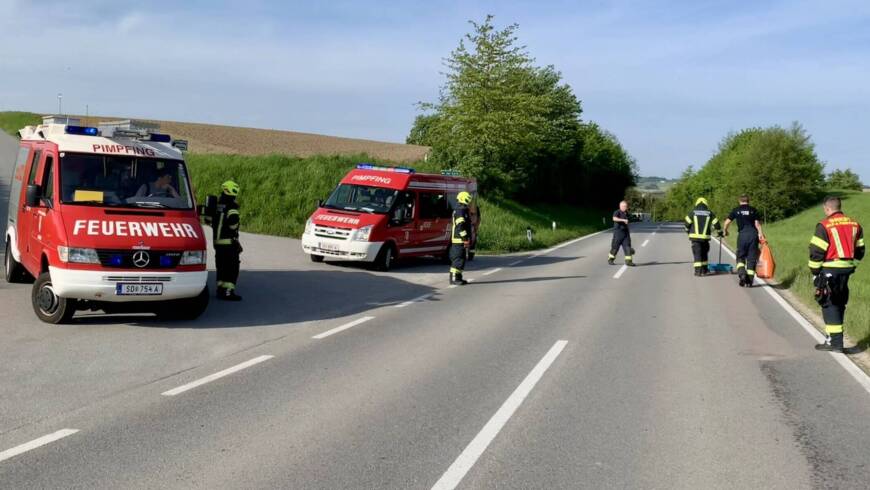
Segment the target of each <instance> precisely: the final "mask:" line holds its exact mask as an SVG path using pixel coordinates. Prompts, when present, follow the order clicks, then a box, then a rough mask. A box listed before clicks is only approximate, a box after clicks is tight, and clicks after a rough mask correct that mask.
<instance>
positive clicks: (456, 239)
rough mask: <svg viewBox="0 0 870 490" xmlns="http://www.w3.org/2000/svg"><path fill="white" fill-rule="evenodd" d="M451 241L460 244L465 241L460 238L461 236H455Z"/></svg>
mask: <svg viewBox="0 0 870 490" xmlns="http://www.w3.org/2000/svg"><path fill="white" fill-rule="evenodd" d="M451 243H455V244H457V245H458V244H460V243H463V241H462V240H460V239H459V238H456V237H454V238H453V240H451Z"/></svg>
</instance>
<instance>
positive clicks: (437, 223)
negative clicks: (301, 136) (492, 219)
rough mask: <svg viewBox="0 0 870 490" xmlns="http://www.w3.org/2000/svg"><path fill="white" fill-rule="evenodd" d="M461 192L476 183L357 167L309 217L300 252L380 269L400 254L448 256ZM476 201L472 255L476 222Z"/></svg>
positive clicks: (319, 259) (473, 188) (408, 171)
mask: <svg viewBox="0 0 870 490" xmlns="http://www.w3.org/2000/svg"><path fill="white" fill-rule="evenodd" d="M461 191H467V192H470V193H471V194H472V195H473V196H475V197H476V195H477V182H476V181H475V180H474V179H467V178H462V177H458V176H451V175H437V174H422V173H420V174H418V173H416V172H415V171H414V170H413V169H410V168H404V167H382V166H376V165H371V164H360V165H357V167H356V168H355V169H354V170H351V172H350V173H348V174H347V175H346V176H345V177H344V178H343V179H342V180H341V183H340V184H339V185H338V187H336V188H335V190H334V191H333V192H332V194H331V195H330V196H329V199H327V200H326V201H325V202H322V203H320V204H319V206H318V209H317V211H315V212H314V214H312V215H311V218H309V219H308V222H307V223H306V224H305V233H304V234H303V235H302V250H303V251H304V252H305V253H307V254H309V255H310V256H311V260H313V261H314V262H322V261H323V260H324V259H328V260H353V261H361V262H371V263H374V264H375V266H376V267H377V268H379V269H380V270H389V269H390V267H391V266H392V264H393V262H394V261H395V259H397V258H400V257H409V256H423V255H432V256H446V254H447V249H448V247H449V246H450V233H451V229H452V219H451V218H452V213H453V211H452V209H453V207H454V206H455V205H456V195H457V194H458V193H459V192H461ZM475 203H476V200H475V201H474V202H472V209H471V214H472V217H473V221H472V224H473V227H472V228H473V232H472V240H471V243H472V246H471V249H470V251H469V255H470V258H473V254H474V245H475V244H476V241H477V228H478V224H479V223H480V218H479V213H478V211H477V207H476V204H475Z"/></svg>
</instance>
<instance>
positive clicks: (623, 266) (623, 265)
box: [613, 264, 628, 279]
mask: <svg viewBox="0 0 870 490" xmlns="http://www.w3.org/2000/svg"><path fill="white" fill-rule="evenodd" d="M626 269H628V266H627V265H625V264H622V267H620V268H619V270H618V271H616V274H614V275H613V278H614V279H619V278H620V277H621V276H622V273H623V272H625V270H626Z"/></svg>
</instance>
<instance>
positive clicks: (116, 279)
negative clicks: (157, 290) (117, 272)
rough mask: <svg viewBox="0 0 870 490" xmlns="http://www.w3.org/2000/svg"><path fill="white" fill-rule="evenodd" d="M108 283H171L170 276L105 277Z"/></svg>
mask: <svg viewBox="0 0 870 490" xmlns="http://www.w3.org/2000/svg"><path fill="white" fill-rule="evenodd" d="M104 279H105V280H106V281H109V282H172V278H171V277H170V276H106V277H104Z"/></svg>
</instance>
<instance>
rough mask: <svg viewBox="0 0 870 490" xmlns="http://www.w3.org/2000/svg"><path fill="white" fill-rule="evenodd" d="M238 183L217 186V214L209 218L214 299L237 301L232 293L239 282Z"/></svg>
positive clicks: (236, 295) (238, 298) (240, 251)
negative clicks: (214, 286) (219, 187)
mask: <svg viewBox="0 0 870 490" xmlns="http://www.w3.org/2000/svg"><path fill="white" fill-rule="evenodd" d="M238 195H239V184H237V183H235V182H233V181H232V180H228V181H226V182H224V183H223V184H221V196H220V197H219V198H218V206H217V213H216V215H215V216H214V218H213V222H212V230H213V232H214V259H215V266H216V269H217V298H218V299H221V300H225V301H241V300H242V297H241V296H239V295H238V294H236V281H238V279H239V264H240V260H239V254H241V253H242V245H241V244H240V243H239V203H238V202H236V197H238Z"/></svg>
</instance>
